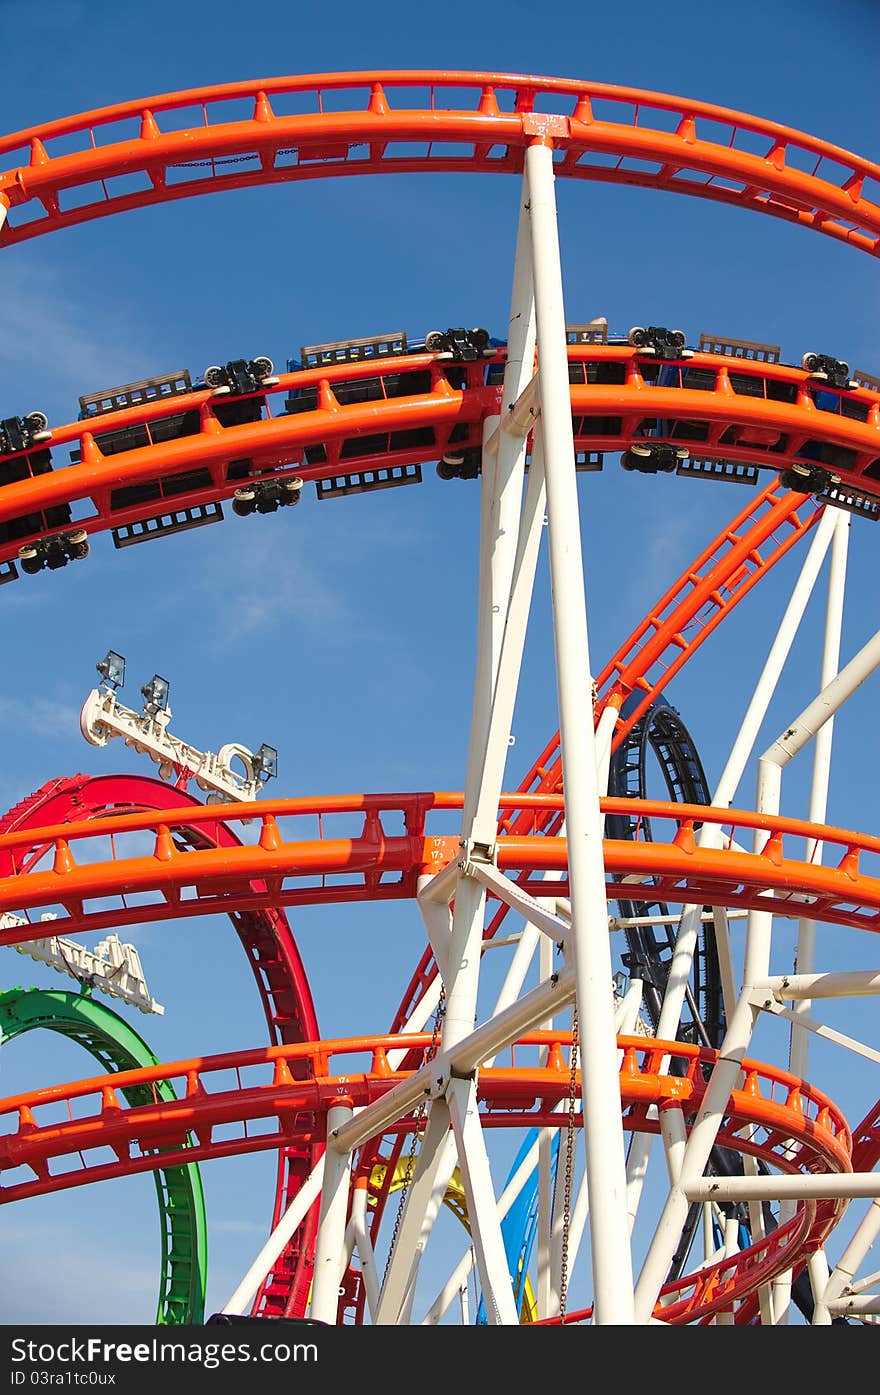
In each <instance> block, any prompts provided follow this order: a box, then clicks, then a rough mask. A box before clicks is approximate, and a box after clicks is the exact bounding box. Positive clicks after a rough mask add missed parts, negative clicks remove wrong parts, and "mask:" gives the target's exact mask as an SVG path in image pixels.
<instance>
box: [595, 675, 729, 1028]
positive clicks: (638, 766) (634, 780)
mask: <svg viewBox="0 0 880 1395" xmlns="http://www.w3.org/2000/svg"><path fill="white" fill-rule="evenodd" d="M635 696H636V698H638V694H636V695H635ZM630 706H632V699H631V700H630ZM628 715H629V714H628V712H627V710H626V707H625V706H624V707H623V708H621V717H622V719H623V720H624V721H625V720H626V718H627V717H628ZM649 749H650V750H651V751H653V753H654V755H655V756H656V758H657V760H658V763H659V765H660V769H661V771H662V774H663V778H664V780H665V783H666V788H667V791H668V793H669V797H670V799H674V800H676V801H678V802H680V803H683V804H708V803H709V802H710V800H711V797H712V796H711V793H710V790H709V785H708V782H707V780H706V776H705V773H704V771H703V766H702V762H701V761H700V757H699V754H698V752H697V748H696V746H695V744H694V742H693V739H692V737H691V735H690V732H689V731H688V729H687V727H686V726H685V724H684V722H683V721H682V719H681V716H680V714H679V712H678V711H677V709H676V708H674V707H671V706H670V704H669V703H668V702H666V701H665V699H664V698H662V697H659V698H657V699H656V700H655V701H654V702H653V703H652V704H651V706H650V707H649V708H648V710H647V711H646V712H645V714H644V716H643V717H642V718H641V719H640V721H639V722H638V723H637V724H636V725H635V726H634V727H631V728H630V730H629V732H628V734H627V738H626V740H625V741H623V742H621V743H620V745H618V747H617V749H616V750H615V752H614V754H613V756H612V758H611V765H610V770H609V780H608V793H609V795H611V796H612V797H615V796H617V797H622V798H630V799H637V800H641V799H645V798H646V796H647V792H648V791H647V770H646V765H647V759H646V758H647V754H648V751H649ZM606 831H607V833H608V836H609V837H610V838H637V837H643V838H645V839H650V837H651V827H650V823H648V822H646V821H645V820H640V819H639V817H638V815H633V816H631V817H629V818H621V816H620V815H619V814H613V815H611V816H610V817H609V818H608V819H607V820H606ZM617 906H618V913H619V915H621V916H622V917H625V918H626V917H633V916H637V915H649V914H651V912H652V911H654V912H656V914H657V915H658V916H663V915H665V914H666V911H667V907H666V906H665V905H664V904H663V903H662V902H658V903H656V906H652V907H650V908H647V907H646V906H645V905H644V902H642V903H641V904H640V905H639V907H638V908H636V906H635V904H634V903H633V902H632V901H630V900H628V899H627V898H626V897H619V898H618V901H617ZM658 933H659V935H660V936H662V938H658ZM624 936H625V939H626V942H627V946H628V950H629V953H628V956H627V958H626V959H625V961H624V962H625V963H626V964H627V966H628V967H629V968H630V971H631V973H634V974H635V975H636V976H637V977H640V978H642V979H643V981H644V1002H645V1007H646V1009H647V1011H648V1016H649V1018H650V1020H651V1022H652V1023H653V1024H654V1027H655V1029H656V1027H657V1025H658V1022H659V1018H660V1008H661V1006H662V1001H663V990H664V987H665V981H666V976H667V974H668V972H669V965H668V959H669V956H670V955H671V952H672V948H673V945H674V934H673V932H672V929H671V927H665V926H664V927H662V928H661V929H660V930H659V932H658V929H657V927H655V926H651V925H640V926H626V927H625V928H624ZM693 972H694V980H695V983H694V992H693V995H692V999H691V1004H690V1007H691V1012H692V1014H693V1026H692V1028H691V1030H692V1031H696V1030H697V1024H699V1026H700V1028H701V1029H702V1031H703V1032H705V1034H706V1044H707V1045H709V1046H715V1047H717V1046H720V1044H721V1038H722V1036H723V1035H724V1005H723V1000H722V995H721V980H720V975H719V972H718V958H717V954H716V953H715V949H714V935H708V934H707V932H706V931H703V933H702V934H701V936H700V941H699V944H698V946H697V950H696V953H695V955H694V970H693Z"/></svg>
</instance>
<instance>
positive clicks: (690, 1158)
mask: <svg viewBox="0 0 880 1395" xmlns="http://www.w3.org/2000/svg"><path fill="white" fill-rule="evenodd" d="M878 664H880V631H877V633H876V634H875V635H874V636H873V637H872V638H871V639H870V640H869V641H868V642H867V644H865V645H863V647H862V648H861V649H860V650H859V652H858V653H857V654H856V655H855V656H854V657H853V658H852V659H850V661H849V663H848V664H847V665H846V667H845V668H843V669H842V670H841V671H840V673H839V674H838V675H837V676H836V678H833V679H832V680H831V682H830V683H828V684H827V685H826V686H825V688H823V690H822V691H821V692H820V693H819V694H818V695H817V697H815V698H814V699H813V701H812V702H811V703H810V704H809V705H808V706H807V707H805V708H804V710H803V712H801V713H800V715H799V716H797V717H796V718H795V719H794V721H793V722H791V724H790V725H789V726H788V727H786V729H785V731H784V732H783V733H782V735H781V736H779V737H777V739H776V741H774V743H773V744H772V746H770V747H769V748H768V749H767V751H765V753H764V755H762V756H761V759H760V761H759V762H758V782H757V797H756V808H757V810H758V812H760V813H768V814H777V813H778V812H779V804H780V793H781V788H782V771H783V768H784V767H785V766H786V765H787V764H788V762H789V761H790V760H792V759H793V758H794V757H795V756H796V755H797V754H798V752H799V751H801V750H802V749H803V748H804V746H805V745H806V744H807V743H808V742H809V741H810V740H811V739H812V738H813V737H814V736H815V735H816V733H817V732H818V731H819V730H820V729H821V727H822V726H823V725H824V724H825V723H826V722H827V721H828V719H829V718H830V717H832V716H833V715H834V713H835V712H837V710H838V708H839V707H841V706H842V705H843V703H844V702H845V701H846V700H847V698H849V697H850V696H851V695H852V694H853V693H854V692H855V690H856V689H857V688H858V687H859V686H860V685H861V684H862V683H864V681H865V680H866V678H868V677H869V675H870V674H871V673H873V672H874V670H875V669H876V668H877V666H878ZM762 840H763V835H762V834H761V832H760V831H759V830H756V832H755V845H756V850H758V844H759V842H760V841H762ZM772 924H773V913H772V911H750V912H749V917H748V929H747V932H746V945H745V963H744V966H743V990H742V995H741V997H740V999H739V1002H738V1003H737V1005H736V1008H735V1009H734V1012H733V1013H732V1015H731V1018H730V1021H729V1022H728V1025H727V1031H726V1032H725V1035H724V1041H723V1042H722V1043H721V1048H720V1051H719V1054H718V1060H717V1061H716V1063H715V1066H714V1067H713V1070H712V1074H711V1077H710V1079H709V1084H708V1086H707V1089H706V1093H705V1096H704V1098H703V1103H702V1105H701V1106H700V1109H699V1111H698V1113H697V1117H696V1119H695V1121H694V1125H693V1127H692V1129H691V1133H690V1137H689V1139H688V1143H687V1147H686V1149H685V1155H684V1159H683V1162H682V1171H681V1176H680V1178H679V1180H678V1182H677V1184H676V1185H675V1186H673V1187H672V1189H671V1190H670V1193H669V1196H668V1198H667V1201H666V1205H665V1206H664V1208H663V1212H662V1213H661V1216H660V1219H659V1222H658V1224H657V1228H656V1231H655V1234H654V1238H653V1240H652V1242H651V1245H650V1247H649V1249H648V1253H647V1255H646V1257H645V1261H644V1264H643V1266H642V1272H641V1274H640V1275H639V1280H638V1283H637V1285H636V1313H637V1316H638V1317H640V1318H641V1320H642V1321H645V1322H647V1321H648V1320H649V1318H650V1316H651V1313H652V1311H653V1307H654V1303H655V1302H656V1299H657V1295H658V1293H659V1291H660V1287H661V1285H662V1283H663V1280H664V1278H665V1275H666V1272H667V1270H668V1267H669V1264H670V1262H671V1260H672V1255H673V1253H674V1251H675V1245H676V1243H677V1240H678V1237H679V1235H680V1233H681V1227H682V1225H683V1223H684V1220H685V1217H686V1215H687V1210H688V1197H687V1194H686V1193H687V1187H688V1184H689V1183H691V1182H693V1181H694V1180H695V1179H696V1178H697V1177H699V1176H700V1175H702V1172H703V1170H704V1168H705V1166H706V1162H707V1160H708V1157H709V1154H710V1152H711V1150H712V1145H713V1144H714V1142H715V1139H716V1137H717V1134H718V1129H719V1127H720V1124H721V1121H722V1119H723V1116H724V1110H725V1108H726V1106H727V1101H728V1099H729V1097H730V1092H731V1090H732V1089H734V1088H735V1086H736V1081H737V1077H738V1075H739V1071H740V1067H741V1064H742V1059H743V1057H744V1055H745V1054H746V1052H747V1050H748V1046H749V1042H750V1040H751V1035H752V1030H753V1026H754V1014H755V1008H754V1007H753V1005H752V1002H751V998H750V995H751V991H752V988H753V986H754V985H755V984H757V983H758V982H760V981H761V980H763V979H764V978H765V977H766V976H767V975H768V973H769V965H770V945H771V934H772ZM800 1181H801V1184H802V1185H803V1186H804V1187H805V1188H806V1187H807V1182H806V1181H805V1180H804V1179H800ZM718 1184H719V1188H721V1189H723V1188H729V1180H728V1179H718ZM720 1194H722V1193H720Z"/></svg>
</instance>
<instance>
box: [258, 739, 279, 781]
mask: <svg viewBox="0 0 880 1395" xmlns="http://www.w3.org/2000/svg"><path fill="white" fill-rule="evenodd" d="M253 771H254V779H255V780H259V782H260V784H261V785H264V784H265V783H266V781H267V780H272V779H274V778H275V776H276V775H277V774H278V752H277V751H276V749H275V747H274V746H267V745H266V743H265V741H264V742H263V744H262V746H261V747H260V749H259V750H258V751H254V765H253Z"/></svg>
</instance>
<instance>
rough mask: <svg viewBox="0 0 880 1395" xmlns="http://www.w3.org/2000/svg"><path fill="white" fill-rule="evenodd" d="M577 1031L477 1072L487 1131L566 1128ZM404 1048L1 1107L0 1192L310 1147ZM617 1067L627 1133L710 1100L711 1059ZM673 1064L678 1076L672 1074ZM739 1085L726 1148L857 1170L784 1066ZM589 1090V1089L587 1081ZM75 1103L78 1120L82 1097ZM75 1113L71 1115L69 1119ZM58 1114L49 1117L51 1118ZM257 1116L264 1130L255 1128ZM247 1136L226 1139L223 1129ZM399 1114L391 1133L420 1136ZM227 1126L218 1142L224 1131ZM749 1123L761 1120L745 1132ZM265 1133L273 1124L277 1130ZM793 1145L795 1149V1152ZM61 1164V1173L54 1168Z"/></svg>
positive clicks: (244, 1064) (738, 1278) (717, 1277)
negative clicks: (526, 1060)
mask: <svg viewBox="0 0 880 1395" xmlns="http://www.w3.org/2000/svg"><path fill="white" fill-rule="evenodd" d="M570 1039H571V1034H570V1033H554V1032H533V1033H529V1034H528V1035H526V1036H524V1037H522V1038H521V1039H520V1040H519V1041H517V1042H516V1043H515V1045H514V1046H513V1047H512V1048H511V1062H512V1063H511V1065H510V1066H508V1067H499V1066H497V1065H496V1066H493V1067H491V1068H485V1069H483V1070H481V1072H480V1078H479V1099H480V1106H481V1111H482V1122H483V1126H484V1127H485V1128H510V1127H526V1128H531V1127H536V1126H538V1127H539V1126H541V1125H542V1124H543V1125H549V1124H552V1123H554V1122H556V1123H558V1115H555V1114H554V1113H553V1106H554V1105H555V1104H558V1103H559V1101H560V1100H565V1099H566V1097H567V1095H568V1091H569V1083H570V1082H569V1070H568V1067H567V1065H566V1064H565V1062H564V1059H563V1056H562V1048H563V1047H564V1046H566V1045H568V1044H569V1043H570ZM402 1044H405V1045H406V1046H407V1047H410V1046H416V1047H426V1046H428V1045H429V1038H428V1037H427V1036H416V1037H409V1036H408V1037H407V1038H401V1037H397V1036H394V1035H388V1036H379V1037H370V1038H356V1039H352V1040H333V1041H322V1042H313V1043H301V1044H299V1045H297V1046H281V1047H264V1048H261V1049H257V1050H251V1051H239V1052H234V1053H227V1054H224V1055H216V1056H209V1057H200V1058H196V1059H193V1060H187V1061H180V1062H175V1063H174V1064H173V1065H161V1066H154V1067H149V1068H146V1069H139V1070H132V1071H126V1072H123V1073H122V1074H120V1075H110V1076H103V1077H98V1078H96V1079H92V1080H84V1081H80V1082H77V1083H75V1084H73V1085H56V1086H49V1087H47V1088H45V1089H43V1090H39V1091H34V1092H30V1093H28V1094H21V1095H16V1096H13V1097H9V1098H7V1099H5V1100H0V1119H5V1120H7V1122H9V1121H10V1120H11V1121H12V1123H13V1125H14V1126H13V1127H12V1128H9V1127H7V1129H6V1132H5V1133H3V1134H0V1167H2V1169H3V1170H4V1171H10V1170H12V1171H14V1170H17V1169H21V1168H27V1169H28V1170H29V1172H30V1173H32V1174H33V1176H32V1177H31V1178H30V1179H27V1180H20V1179H19V1180H14V1181H12V1182H11V1183H9V1184H8V1185H5V1186H4V1187H3V1188H2V1189H0V1198H2V1199H4V1200H6V1201H11V1200H17V1199H21V1198H24V1197H28V1196H37V1195H42V1194H45V1193H46V1192H51V1191H59V1190H66V1189H68V1188H70V1187H74V1186H80V1185H83V1184H86V1183H91V1182H97V1181H101V1180H105V1179H108V1178H110V1177H119V1176H128V1175H131V1174H134V1173H139V1172H144V1171H150V1170H152V1169H154V1168H156V1167H157V1166H159V1165H161V1164H160V1162H159V1150H161V1149H165V1148H169V1147H175V1146H179V1144H180V1142H181V1141H182V1139H183V1138H185V1137H187V1136H188V1135H189V1134H190V1133H192V1134H193V1135H194V1136H195V1140H194V1142H193V1144H192V1146H191V1152H192V1156H193V1158H194V1159H195V1160H197V1161H203V1160H206V1159H208V1158H215V1157H227V1156H229V1155H230V1154H232V1153H235V1154H236V1155H238V1154H240V1153H251V1152H257V1151H261V1150H265V1149H268V1148H274V1147H278V1146H283V1145H284V1143H285V1142H289V1141H290V1139H291V1137H292V1136H297V1137H299V1138H300V1139H301V1140H302V1141H309V1142H312V1143H314V1142H315V1141H316V1138H317V1133H315V1132H312V1133H311V1134H310V1135H304V1134H302V1133H300V1129H301V1127H302V1125H301V1122H300V1121H301V1120H302V1119H303V1118H304V1117H310V1118H312V1119H317V1118H318V1117H319V1116H321V1115H323V1114H324V1113H325V1111H326V1110H327V1109H328V1108H330V1107H331V1106H332V1105H334V1104H338V1103H339V1102H341V1101H345V1102H349V1103H350V1104H352V1105H353V1106H355V1107H357V1106H364V1105H367V1104H369V1103H370V1102H372V1101H374V1100H376V1099H379V1098H381V1097H382V1095H383V1094H385V1093H386V1092H387V1091H388V1090H390V1089H391V1088H392V1087H393V1086H394V1085H395V1084H397V1083H399V1082H400V1080H401V1079H404V1078H405V1077H406V1073H401V1072H399V1071H394V1070H392V1069H391V1067H390V1066H389V1062H388V1053H389V1052H391V1051H393V1050H394V1049H395V1048H399V1047H400V1046H401V1045H402ZM619 1044H620V1047H621V1050H622V1065H621V1072H620V1085H621V1100H622V1105H623V1110H624V1115H623V1117H624V1125H625V1127H626V1128H627V1129H629V1130H632V1131H641V1130H643V1129H649V1130H650V1129H654V1130H656V1127H657V1125H656V1121H653V1122H652V1120H651V1119H650V1118H649V1109H650V1107H651V1105H657V1104H660V1105H662V1103H663V1102H664V1101H666V1102H667V1103H671V1102H673V1101H674V1102H676V1103H677V1104H680V1105H681V1107H682V1108H683V1109H684V1111H685V1113H686V1115H688V1116H689V1117H691V1116H692V1115H693V1114H694V1112H695V1111H696V1109H697V1108H698V1107H699V1103H700V1101H701V1099H702V1096H703V1093H704V1090H705V1074H704V1067H706V1066H711V1064H712V1062H713V1061H714V1059H715V1053H714V1052H711V1051H707V1050H705V1049H700V1048H696V1047H688V1046H685V1045H682V1044H681V1043H669V1042H657V1041H654V1040H652V1039H650V1038H645V1037H620V1038H619ZM530 1046H531V1047H538V1046H545V1047H547V1048H549V1052H548V1065H547V1066H545V1067H540V1066H534V1065H529V1064H520V1063H518V1062H517V1053H518V1052H519V1053H520V1059H522V1055H523V1054H524V1055H525V1056H526V1057H528V1055H529V1052H528V1047H530ZM670 1052H671V1053H672V1055H673V1058H674V1060H675V1064H676V1067H677V1070H676V1072H675V1073H671V1072H667V1070H666V1069H664V1065H663V1062H664V1059H665V1058H666V1057H667V1055H668V1053H670ZM340 1055H342V1056H346V1057H352V1056H353V1057H355V1060H354V1061H353V1062H352V1064H351V1065H349V1066H347V1068H346V1069H345V1071H344V1073H340V1072H338V1071H336V1072H334V1071H332V1070H331V1065H332V1061H333V1058H334V1057H335V1056H340ZM743 1072H744V1076H743V1087H742V1089H740V1090H735V1091H734V1092H733V1093H732V1094H731V1097H730V1100H729V1102H728V1105H727V1108H726V1111H725V1118H724V1123H723V1125H722V1129H721V1133H720V1135H719V1138H720V1140H721V1141H722V1142H723V1143H724V1145H725V1146H729V1147H731V1148H732V1149H734V1150H736V1151H737V1152H739V1153H742V1154H748V1155H749V1156H751V1157H754V1158H758V1159H760V1160H762V1161H764V1162H766V1163H768V1164H770V1163H772V1164H774V1165H775V1166H776V1167H778V1168H779V1169H780V1170H781V1171H783V1172H786V1173H793V1172H798V1171H804V1172H810V1173H816V1172H829V1173H835V1172H847V1171H850V1170H851V1167H852V1164H851V1159H850V1143H851V1140H850V1135H849V1131H848V1129H847V1125H846V1120H845V1119H844V1117H843V1115H842V1114H841V1113H840V1112H839V1111H838V1110H837V1109H836V1107H835V1106H834V1104H833V1103H832V1102H831V1100H829V1099H828V1097H827V1096H826V1095H824V1094H823V1093H822V1092H820V1091H818V1090H815V1089H814V1088H813V1087H812V1086H809V1085H806V1084H804V1083H803V1082H801V1081H800V1080H798V1079H796V1078H795V1077H794V1076H791V1075H789V1074H788V1072H786V1071H782V1070H776V1069H773V1068H769V1067H767V1066H765V1065H762V1064H759V1063H757V1062H754V1061H751V1060H748V1059H747V1060H744V1061H743ZM172 1081H177V1082H179V1086H178V1093H177V1096H176V1097H175V1098H174V1099H173V1100H165V1099H163V1098H162V1097H161V1093H160V1085H161V1084H162V1083H163V1082H165V1083H166V1084H170V1083H171V1082H172ZM133 1087H138V1088H139V1089H140V1091H141V1092H142V1093H146V1094H148V1095H149V1094H152V1096H153V1098H152V1100H151V1101H150V1102H148V1103H144V1104H139V1105H137V1106H132V1105H129V1106H128V1107H127V1108H124V1107H123V1105H122V1104H121V1102H120V1099H119V1095H120V1094H123V1093H124V1092H125V1091H128V1090H130V1089H132V1088H133ZM578 1088H579V1084H578ZM74 1101H77V1102H78V1104H77V1113H76V1115H75V1116H74V1112H73V1107H72V1106H73V1102H74ZM65 1112H66V1114H67V1117H66V1118H65V1117H63V1116H64V1114H65ZM44 1114H45V1115H47V1116H49V1117H48V1118H47V1119H46V1122H43V1121H42V1116H43V1115H44ZM257 1121H260V1123H261V1124H262V1125H263V1127H264V1128H266V1131H262V1130H261V1131H260V1132H259V1133H253V1132H248V1126H249V1125H250V1124H253V1123H256V1122H257ZM235 1124H237V1125H240V1128H241V1132H240V1134H239V1135H238V1136H237V1137H236V1138H234V1139H231V1138H229V1137H228V1133H229V1128H230V1126H233V1125H235ZM413 1124H414V1121H413V1119H412V1118H410V1117H405V1118H403V1119H401V1120H399V1121H398V1123H397V1125H395V1126H394V1127H395V1129H396V1130H397V1131H400V1132H406V1131H407V1130H411V1129H412V1127H413ZM220 1125H224V1126H225V1128H224V1137H223V1138H222V1139H215V1137H214V1130H215V1129H216V1128H218V1127H219V1126H220ZM745 1125H751V1126H752V1127H750V1128H749V1129H746V1128H745V1127H744V1126H745ZM266 1126H269V1127H268V1128H267V1127H266ZM97 1143H100V1144H101V1146H102V1147H110V1148H111V1149H112V1150H113V1152H114V1153H115V1154H116V1160H115V1161H113V1162H107V1161H98V1160H96V1159H92V1160H89V1159H87V1157H86V1155H87V1153H88V1150H89V1149H90V1148H91V1149H94V1147H95V1145H96V1144H97ZM792 1145H794V1146H792ZM58 1164H61V1165H62V1167H63V1168H64V1170H61V1171H57V1170H56V1171H55V1172H52V1170H51V1169H52V1166H53V1165H55V1166H56V1167H57V1165H58ZM843 1206H844V1203H842V1202H841V1201H840V1200H837V1201H824V1202H816V1201H805V1202H803V1203H802V1204H801V1205H800V1206H799V1208H798V1212H797V1214H796V1216H795V1217H793V1218H792V1221H791V1222H790V1223H788V1224H787V1225H786V1226H784V1227H779V1228H778V1229H777V1230H775V1231H773V1233H772V1234H771V1235H770V1236H768V1237H766V1238H763V1239H762V1240H760V1241H758V1242H757V1243H756V1244H754V1245H752V1246H750V1247H749V1249H747V1250H744V1251H742V1252H741V1253H740V1254H738V1255H737V1256H736V1257H735V1259H732V1260H726V1261H724V1262H722V1263H719V1264H715V1265H711V1266H708V1267H707V1268H704V1269H701V1270H699V1271H698V1272H696V1273H695V1274H691V1275H688V1276H687V1277H685V1278H683V1279H681V1280H677V1281H676V1282H675V1284H673V1285H670V1286H667V1288H666V1289H664V1292H663V1295H662V1306H661V1307H660V1308H659V1309H658V1312H657V1315H658V1316H660V1317H662V1320H663V1321H665V1322H668V1323H671V1324H677V1323H682V1322H694V1321H698V1320H700V1319H701V1318H704V1317H708V1316H710V1315H711V1314H713V1313H715V1312H717V1311H718V1310H719V1309H720V1308H722V1307H726V1308H729V1307H730V1306H731V1305H732V1304H734V1303H736V1302H739V1301H741V1300H742V1299H744V1298H746V1297H747V1296H748V1294H749V1293H750V1292H751V1291H752V1290H753V1289H754V1288H755V1287H756V1286H757V1285H759V1284H761V1283H766V1282H768V1281H769V1279H771V1278H772V1277H773V1276H774V1275H775V1274H777V1273H779V1272H780V1271H781V1270H782V1269H784V1268H786V1267H787V1266H790V1265H791V1264H792V1263H793V1262H794V1261H795V1260H796V1258H797V1257H798V1256H799V1255H801V1254H802V1253H803V1252H804V1251H805V1250H807V1249H809V1248H810V1247H813V1246H815V1245H817V1244H821V1243H822V1240H823V1239H824V1237H825V1236H826V1235H827V1234H828V1232H829V1231H830V1230H831V1228H832V1227H833V1225H834V1224H835V1222H836V1220H837V1219H838V1217H839V1214H840V1213H841V1211H842V1209H843Z"/></svg>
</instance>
